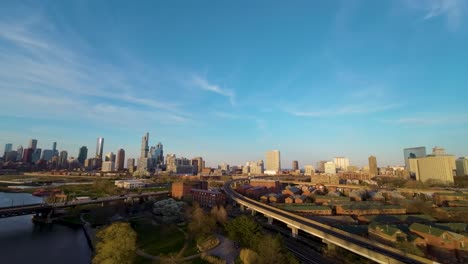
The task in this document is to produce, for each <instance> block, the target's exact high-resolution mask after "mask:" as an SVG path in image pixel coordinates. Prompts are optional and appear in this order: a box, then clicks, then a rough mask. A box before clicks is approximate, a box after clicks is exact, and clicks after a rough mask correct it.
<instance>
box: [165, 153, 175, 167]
mask: <svg viewBox="0 0 468 264" xmlns="http://www.w3.org/2000/svg"><path fill="white" fill-rule="evenodd" d="M169 165H176V155H175V154H167V155H166V167H167V166H169Z"/></svg>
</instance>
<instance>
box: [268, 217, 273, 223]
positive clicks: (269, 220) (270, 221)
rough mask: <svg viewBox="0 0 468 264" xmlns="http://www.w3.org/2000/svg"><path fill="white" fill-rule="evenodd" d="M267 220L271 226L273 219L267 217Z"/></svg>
mask: <svg viewBox="0 0 468 264" xmlns="http://www.w3.org/2000/svg"><path fill="white" fill-rule="evenodd" d="M267 219H268V224H269V225H271V224H273V217H271V216H267Z"/></svg>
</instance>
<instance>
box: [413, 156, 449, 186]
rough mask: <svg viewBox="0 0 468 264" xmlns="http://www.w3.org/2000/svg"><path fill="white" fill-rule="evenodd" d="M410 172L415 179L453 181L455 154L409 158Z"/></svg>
mask: <svg viewBox="0 0 468 264" xmlns="http://www.w3.org/2000/svg"><path fill="white" fill-rule="evenodd" d="M408 161H409V167H410V173H411V174H412V176H414V177H415V179H416V180H418V181H422V182H425V181H427V180H429V179H433V180H439V181H442V182H451V183H453V173H454V170H455V156H452V155H443V156H433V155H431V156H426V157H422V158H409V159H408Z"/></svg>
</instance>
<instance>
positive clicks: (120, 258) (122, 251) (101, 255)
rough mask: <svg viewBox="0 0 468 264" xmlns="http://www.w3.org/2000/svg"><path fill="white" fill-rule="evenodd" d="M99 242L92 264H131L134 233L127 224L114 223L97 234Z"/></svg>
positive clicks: (134, 243)
mask: <svg viewBox="0 0 468 264" xmlns="http://www.w3.org/2000/svg"><path fill="white" fill-rule="evenodd" d="M96 236H97V238H98V239H99V242H98V243H97V245H96V255H95V256H94V258H93V264H131V263H133V259H134V257H135V251H136V239H137V235H136V232H135V231H134V230H133V229H132V228H131V227H130V224H128V223H114V224H112V225H110V226H108V227H107V228H105V229H103V230H101V231H99V232H98V233H97V235H96Z"/></svg>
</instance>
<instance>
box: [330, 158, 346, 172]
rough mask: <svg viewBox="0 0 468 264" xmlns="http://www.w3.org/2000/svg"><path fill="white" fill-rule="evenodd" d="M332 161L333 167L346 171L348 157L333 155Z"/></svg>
mask: <svg viewBox="0 0 468 264" xmlns="http://www.w3.org/2000/svg"><path fill="white" fill-rule="evenodd" d="M333 162H334V163H335V167H336V168H337V169H339V170H343V171H346V170H347V169H348V166H349V159H348V158H345V157H335V158H334V159H333Z"/></svg>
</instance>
